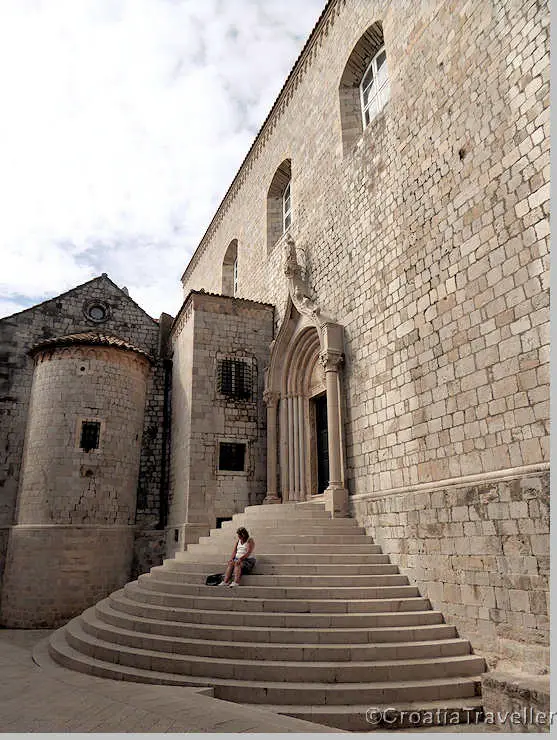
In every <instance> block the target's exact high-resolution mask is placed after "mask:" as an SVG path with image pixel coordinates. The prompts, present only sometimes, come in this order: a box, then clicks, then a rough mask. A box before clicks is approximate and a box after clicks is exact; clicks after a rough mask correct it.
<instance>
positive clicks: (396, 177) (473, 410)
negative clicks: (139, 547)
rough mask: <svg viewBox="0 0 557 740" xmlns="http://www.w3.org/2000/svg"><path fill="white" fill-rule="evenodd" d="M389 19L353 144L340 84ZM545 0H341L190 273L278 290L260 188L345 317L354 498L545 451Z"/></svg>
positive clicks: (336, 314)
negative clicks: (274, 187)
mask: <svg viewBox="0 0 557 740" xmlns="http://www.w3.org/2000/svg"><path fill="white" fill-rule="evenodd" d="M377 20H381V21H382V24H383V32H384V39H385V47H386V50H387V66H388V72H389V77H390V81H391V94H390V99H389V101H388V103H387V104H386V106H385V108H384V109H383V111H382V113H381V114H380V115H378V116H377V117H376V118H375V119H374V120H373V121H372V122H371V124H370V125H369V126H368V127H367V128H366V130H365V131H364V132H363V134H362V135H361V136H360V137H359V138H357V140H356V141H355V143H354V146H353V147H352V148H351V149H349V150H348V151H345V150H344V149H343V146H342V129H341V121H340V107H339V87H338V86H339V81H340V78H341V76H342V73H343V69H344V66H345V64H346V63H347V60H348V59H349V58H350V55H351V52H352V50H353V49H354V47H355V45H356V43H357V41H358V39H359V38H360V37H361V36H362V34H363V33H364V32H365V30H366V29H367V28H368V27H369V26H370V25H371V24H372V23H373V22H375V21H377ZM548 22H549V17H548V9H547V6H546V4H545V3H543V2H542V3H537V2H533V1H531V0H526V2H520V3H518V2H509V3H503V4H493V3H488V2H485V1H484V0H474V1H472V2H465V1H464V0H462V1H461V2H457V3H452V4H450V5H449V4H447V3H445V2H441V1H439V2H435V1H431V2H425V3H410V4H408V3H400V2H390V3H387V2H373V1H370V0H346V2H336V3H332V4H331V6H330V10H329V12H328V14H326V16H325V18H324V19H323V21H322V23H321V26H320V28H319V29H318V31H317V32H316V34H315V37H314V40H313V42H312V44H311V45H310V46H309V47H308V49H307V50H306V52H304V54H303V55H302V57H301V59H300V61H299V63H298V66H297V68H296V71H295V73H294V75H293V77H292V79H291V80H290V82H289V83H288V84H287V86H286V88H285V91H284V92H283V94H282V97H281V99H280V101H279V103H278V104H277V106H276V107H275V109H274V111H273V112H272V113H271V115H270V117H269V120H268V122H267V124H266V125H265V127H264V128H263V131H262V133H261V134H260V136H259V138H258V140H257V141H256V143H255V144H254V146H253V148H252V150H251V152H250V154H249V155H248V157H247V159H246V161H245V163H244V165H243V166H242V168H241V170H240V171H239V173H238V175H237V176H236V179H235V180H234V183H233V185H232V186H231V189H230V191H229V193H228V194H227V196H226V198H225V200H224V201H223V204H222V205H221V206H220V207H219V210H218V211H217V214H216V215H215V218H214V219H213V222H212V223H211V225H210V227H209V229H208V231H207V234H206V235H205V237H204V239H203V241H202V242H201V245H200V247H199V248H198V250H197V252H196V254H195V255H194V257H193V259H192V261H191V263H190V265H189V266H188V267H187V269H186V272H185V273H184V277H183V283H184V291H185V292H187V291H189V290H190V288H196V289H198V288H205V289H207V290H218V289H219V281H220V279H221V277H220V276H221V267H222V262H223V259H224V255H225V252H226V249H227V246H228V245H229V244H230V242H231V241H232V240H233V239H237V240H238V290H239V295H240V296H242V297H246V298H252V299H256V300H260V301H266V302H269V303H272V304H273V305H275V307H276V318H277V320H278V321H280V319H281V317H282V314H283V311H284V307H285V302H286V290H287V285H286V279H285V276H284V274H283V272H282V261H283V258H284V255H283V244H282V243H281V241H280V240H279V242H278V243H277V244H276V245H268V244H267V229H266V198H267V190H268V187H269V184H270V183H271V180H272V178H273V175H274V173H275V171H276V170H277V167H278V166H279V165H280V163H281V162H282V161H284V160H285V159H286V158H289V159H290V160H291V163H292V189H291V192H292V209H293V212H292V219H293V220H292V226H291V229H290V231H291V234H292V236H293V238H294V239H295V241H296V243H297V245H298V246H299V247H300V248H301V249H304V250H305V253H306V256H307V262H308V274H309V282H310V286H311V288H312V289H313V291H314V293H315V296H316V299H317V300H318V302H319V303H320V304H321V306H322V307H323V311H324V312H326V313H327V314H328V315H330V316H332V317H333V318H334V319H335V320H336V321H338V322H339V323H341V324H343V325H344V327H345V338H346V364H345V369H344V381H345V383H344V386H345V388H346V419H347V422H346V430H345V432H346V446H347V450H346V453H347V470H348V484H349V487H350V490H351V491H352V492H353V493H365V492H369V491H374V492H376V491H380V490H385V489H390V488H393V487H399V486H406V485H415V484H418V483H423V482H427V481H436V480H442V479H446V478H453V477H455V478H456V477H459V476H462V475H470V474H482V473H488V472H493V471H497V470H505V469H508V468H514V467H517V466H520V465H530V464H534V463H539V462H542V461H547V460H548V388H549V386H548V348H549V339H548V305H549V304H548V301H549V299H548V235H549V226H548V193H549V190H548V188H549V169H548V167H549V138H548V136H549V130H548V125H549V118H548V115H549V113H548V93H549V78H548V71H549V65H548V61H549V57H548Z"/></svg>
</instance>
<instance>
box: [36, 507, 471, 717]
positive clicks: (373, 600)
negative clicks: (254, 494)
mask: <svg viewBox="0 0 557 740" xmlns="http://www.w3.org/2000/svg"><path fill="white" fill-rule="evenodd" d="M240 526H244V527H246V528H247V529H248V530H249V532H250V535H252V536H253V537H254V539H255V542H256V549H255V553H254V554H255V555H256V557H257V565H256V568H255V570H254V572H253V574H251V575H249V576H244V577H243V578H242V584H241V585H240V586H239V587H238V588H236V589H229V588H218V587H217V588H215V587H211V586H206V585H205V577H206V576H207V575H208V574H209V573H214V572H218V571H219V569H220V570H222V569H223V565H224V563H225V562H226V560H227V559H228V558H229V557H230V554H231V551H232V547H233V545H234V541H235V540H234V537H235V531H236V529H237V528H238V527H240ZM49 649H50V654H51V656H52V657H53V658H54V659H55V660H56V661H58V662H59V663H61V664H63V665H65V666H67V667H68V668H72V669H74V670H78V671H84V672H87V673H91V674H94V675H97V676H105V677H108V678H112V679H114V678H116V679H122V680H128V681H137V682H144V683H156V684H172V685H185V686H211V687H213V688H214V696H215V697H216V698H221V699H225V700H227V701H234V702H240V703H242V704H254V705H257V706H258V707H259V708H265V709H267V710H272V711H273V712H277V713H280V714H286V715H290V716H293V717H298V718H301V719H305V720H309V721H315V722H319V723H320V724H322V725H328V726H330V727H335V728H339V729H345V730H356V731H366V730H373V729H378V728H379V729H395V728H400V727H402V726H407V725H408V724H410V725H412V726H414V725H420V724H422V725H423V724H431V723H443V722H450V723H451V724H454V723H455V722H456V721H457V720H460V721H463V722H470V721H478V720H479V719H481V716H482V708H481V697H480V695H479V694H480V688H479V687H480V675H481V674H482V673H483V672H484V670H485V664H484V660H483V658H481V657H480V656H476V655H473V654H472V650H471V647H470V644H469V642H468V641H467V640H463V639H461V638H459V636H458V634H457V632H456V629H455V628H454V627H452V626H450V625H447V624H445V622H444V619H443V615H442V614H441V613H440V612H438V611H435V610H434V609H432V607H431V604H430V603H429V601H428V599H426V598H423V597H422V596H421V595H420V593H419V591H418V589H417V588H416V587H415V586H412V585H411V584H410V583H409V582H408V578H407V577H406V576H404V575H401V574H400V573H399V571H398V567H397V566H396V565H393V564H391V562H390V560H389V558H388V556H387V555H384V554H383V553H382V552H381V548H380V547H379V546H378V545H376V544H374V543H373V541H372V539H371V538H370V537H368V536H367V535H366V534H365V531H364V530H363V529H362V528H361V527H358V526H357V523H356V522H355V521H354V520H353V519H331V518H330V514H329V513H328V512H326V511H325V508H324V507H323V506H322V505H321V504H317V503H315V502H307V503H297V504H293V503H292V504H283V505H278V506H277V505H263V506H251V507H248V508H247V509H246V510H245V511H244V512H243V513H242V514H237V515H235V516H234V517H233V519H232V520H231V521H229V522H225V523H224V525H223V527H222V528H220V529H216V530H212V531H211V533H210V535H209V536H208V537H202V538H201V539H200V541H199V542H198V543H196V544H193V545H190V546H188V548H187V550H186V551H184V552H180V553H177V554H176V556H175V557H174V558H173V559H170V560H166V561H165V562H164V564H163V565H162V566H159V567H156V568H153V569H152V570H151V572H150V573H149V574H146V575H143V576H140V577H139V579H138V580H137V581H133V582H132V583H128V584H127V585H126V586H125V587H124V588H123V589H121V590H119V591H117V592H115V593H113V594H111V595H110V596H109V597H108V598H106V599H104V600H102V601H101V602H99V603H98V604H97V605H96V606H94V607H92V608H90V609H88V610H87V611H85V612H84V613H83V614H82V615H81V616H79V617H77V618H75V619H73V620H72V621H70V622H69V623H68V624H67V625H66V626H65V627H63V628H61V629H60V630H58V631H57V632H55V633H54V634H53V635H52V637H51V641H50V648H49ZM387 709H388V712H386V710H387ZM372 710H376V711H375V714H374V713H373V711H372ZM370 712H371V713H370Z"/></svg>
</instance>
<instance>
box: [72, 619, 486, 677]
mask: <svg viewBox="0 0 557 740" xmlns="http://www.w3.org/2000/svg"><path fill="white" fill-rule="evenodd" d="M66 639H67V641H68V643H69V645H71V646H72V647H73V648H74V649H76V650H79V651H81V652H83V653H85V654H87V655H89V656H91V657H93V658H97V659H99V660H103V661H106V662H114V663H117V664H119V665H121V666H124V665H130V666H132V667H137V668H143V669H146V670H156V671H162V672H168V673H179V674H181V675H187V676H203V677H205V678H206V677H208V676H214V677H218V678H225V679H236V680H243V681H247V680H250V681H275V682H284V683H289V682H292V681H297V682H310V683H312V684H313V683H314V682H318V683H355V682H364V681H368V680H369V678H370V676H373V679H374V681H381V682H388V681H408V680H410V681H411V680H416V679H418V678H425V679H434V678H445V677H448V678H454V677H462V676H472V675H475V674H476V673H479V672H481V671H482V670H483V669H484V661H483V659H482V658H480V657H479V656H474V655H467V656H460V655H457V656H448V657H437V658H435V659H434V660H430V659H427V658H421V659H401V660H397V661H351V662H326V661H322V662H317V661H287V660H265V661H261V660H249V659H243V658H242V659H240V658H238V657H236V658H232V659H228V658H217V657H211V658H207V657H205V656H197V655H177V654H163V653H160V652H158V651H156V650H146V649H143V648H129V647H128V646H126V645H121V644H118V645H115V644H113V643H111V642H107V641H106V640H102V639H98V638H96V637H93V636H92V635H89V634H88V633H87V632H85V631H84V629H83V627H82V624H81V623H80V620H72V621H71V622H70V623H69V624H68V625H67V627H66Z"/></svg>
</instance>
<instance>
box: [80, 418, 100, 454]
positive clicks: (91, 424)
mask: <svg viewBox="0 0 557 740" xmlns="http://www.w3.org/2000/svg"><path fill="white" fill-rule="evenodd" d="M100 434H101V424H100V422H99V421H84V422H82V423H81V439H80V441H79V446H80V447H81V449H82V450H83V451H84V452H90V451H91V450H98V448H99V437H100Z"/></svg>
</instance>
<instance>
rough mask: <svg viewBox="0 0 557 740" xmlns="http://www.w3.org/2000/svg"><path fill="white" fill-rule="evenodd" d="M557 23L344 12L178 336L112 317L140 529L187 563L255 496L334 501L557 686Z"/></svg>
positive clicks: (215, 249)
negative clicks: (128, 387) (133, 395)
mask: <svg viewBox="0 0 557 740" xmlns="http://www.w3.org/2000/svg"><path fill="white" fill-rule="evenodd" d="M548 27H549V13H548V8H547V6H546V4H545V3H544V2H536V1H535V0H526V1H525V2H524V1H522V2H516V1H515V0H507V1H506V2H486V0H469V1H468V2H464V0H462V1H461V2H456V3H451V4H447V3H445V2H441V1H440V0H427V1H426V2H422V3H411V4H408V3H402V2H386V0H383V1H381V0H330V2H328V3H327V5H326V6H325V9H324V11H323V13H322V15H321V16H320V18H319V20H318V22H317V25H316V26H315V28H314V30H313V32H312V34H311V36H310V39H309V40H308V42H307V44H306V46H305V47H304V49H303V51H302V53H301V55H300V57H299V58H298V60H297V62H296V64H295V66H294V68H293V70H292V72H291V74H290V76H289V77H288V79H287V81H286V82H285V84H284V87H283V89H282V91H281V93H280V95H279V97H278V99H277V101H276V102H275V104H274V106H273V108H272V110H271V112H270V113H269V116H268V117H267V119H266V121H265V123H264V124H263V127H262V129H261V131H260V132H259V134H258V136H257V138H256V140H255V141H254V144H253V145H252V147H251V149H250V150H249V152H248V153H247V155H246V158H245V160H244V162H243V163H242V165H241V167H240V169H239V171H238V173H237V175H236V177H235V178H234V181H233V182H232V184H231V186H230V188H229V190H228V192H227V194H226V196H225V198H224V199H223V201H222V203H221V204H220V206H219V208H218V209H217V211H216V214H215V216H214V218H213V220H212V221H211V223H210V225H209V227H208V229H207V232H206V233H205V235H204V237H203V239H202V240H201V242H200V244H199V246H198V248H197V250H196V252H195V253H194V255H193V257H192V259H191V261H190V262H189V264H188V265H187V267H186V269H185V272H184V274H183V276H182V284H183V289H184V299H185V300H184V305H183V306H182V309H181V310H180V312H179V314H178V315H177V317H176V318H175V320H174V321H173V323H172V327H171V328H170V327H168V324H169V323H170V322H169V319H165V321H164V322H163V321H162V320H161V322H160V323H159V326H158V327H157V325H156V324H155V322H153V321H152V320H148V319H147V318H145V316H144V315H143V314H142V315H141V319H139V318H138V324H137V326H141V327H142V328H141V331H142V332H144V334H142V335H141V336H137V335H136V334H135V333H134V332H135V328H134V327H133V326H132V324H131V323H130V325H129V326H128V327H127V328H126V327H124V326H116V325H114V326H113V327H111V330H112V329H113V332H112V333H114V334H115V335H116V336H119V337H121V338H122V339H123V340H126V341H127V342H129V343H130V344H132V345H133V346H134V347H136V348H140V349H144V350H146V351H147V352H148V354H149V355H150V356H151V357H152V358H154V362H155V364H154V366H153V367H152V369H151V370H150V375H149V377H148V379H147V399H148V400H147V409H148V414H147V416H146V421H145V424H144V431H143V447H142V457H141V463H140V472H139V487H138V514H137V517H138V521H139V520H141V521H145V522H147V519H148V518H149V517H150V516H151V517H152V518H153V521H154V519H156V520H157V522H158V524H159V526H160V527H161V528H164V529H165V536H166V548H167V552H168V553H169V554H171V553H172V552H175V551H176V550H180V549H183V548H184V547H185V546H186V545H187V543H188V542H191V541H192V540H195V539H196V538H197V537H198V536H199V535H200V534H205V533H207V531H208V529H209V528H210V527H214V526H215V525H217V524H218V522H219V520H222V519H225V518H228V517H230V516H232V514H233V513H235V512H237V511H240V510H241V509H242V508H243V507H244V506H245V505H247V504H248V503H250V504H253V503H257V502H259V501H262V500H265V501H266V502H275V503H277V504H280V502H281V501H291V500H303V499H307V498H310V497H312V496H315V495H323V496H324V498H325V501H326V503H327V506H328V508H329V509H330V511H331V512H332V513H333V515H334V516H345V515H347V514H351V515H353V516H355V517H356V518H357V519H358V521H359V522H360V523H362V524H363V525H364V526H365V527H366V529H367V530H368V531H369V532H370V533H371V534H372V535H373V537H374V538H375V540H376V541H377V542H378V543H379V544H381V545H382V546H383V549H384V551H385V552H386V553H388V554H389V555H390V556H391V558H392V560H393V562H395V563H397V564H398V565H399V566H400V568H401V570H402V571H403V572H405V573H407V574H408V575H409V576H410V577H411V578H412V579H413V581H414V582H416V583H417V584H418V585H419V587H420V589H421V591H422V593H423V594H424V595H425V596H426V597H429V598H430V600H431V602H432V604H433V605H434V607H435V608H439V609H442V610H443V612H444V613H445V614H446V615H448V616H450V618H451V619H452V620H454V623H455V624H456V625H457V627H458V629H459V631H460V633H461V635H462V636H464V637H467V638H469V639H470V640H471V642H472V644H473V645H474V647H475V648H476V649H477V650H478V651H480V652H482V653H483V654H485V655H486V656H488V657H490V658H491V659H492V661H493V663H495V662H497V661H501V660H503V661H506V660H508V661H512V662H514V663H518V664H521V665H524V664H525V663H528V665H529V666H530V667H532V666H536V669H537V670H540V671H543V670H546V668H547V665H548V639H549V621H548V603H547V596H548V569H549V542H548V539H549V515H548V508H549V430H548V420H549V409H548V400H549V369H548V359H549V334H548V321H549V316H548V312H549V297H548V287H549V286H548V249H549V247H548V240H549V226H548V203H549V131H548V126H549V97H548V96H549V61H548V54H549V47H548V43H549V42H548ZM94 285H97V284H96V283H95V281H93V283H91V284H90V285H89V287H87V288H86V287H85V286H82V287H81V288H80V289H76V290H77V291H78V293H79V291H84V290H86V291H89V290H93V286H94ZM104 289H105V288H104V287H103V290H104ZM106 289H108V288H106ZM110 290H111V291H113V292H114V295H116V293H118V296H119V298H118V300H119V301H121V302H125V300H124V298H123V297H122V295H121V292H118V291H117V289H116V288H115V286H114V287H113V288H110ZM72 294H73V292H70V294H68V295H72ZM79 296H80V297H79V300H78V303H79V301H82V300H83V299H84V296H82V295H81V293H79ZM57 300H58V299H54V300H53V301H52V302H47V304H43V308H41V307H38V308H36V309H32V310H31V311H30V312H24V313H23V314H19V315H18V317H19V318H18V317H12V319H5V320H4V322H0V327H3V326H4V324H5V326H6V329H4V331H7V332H11V334H10V335H9V337H15V336H16V335H18V336H20V338H18V339H16V338H13V339H10V338H9V341H8V340H5V342H4V345H9V342H12V343H13V342H16V341H17V342H20V343H22V342H23V344H25V347H26V348H27V347H29V348H30V347H31V345H33V344H35V343H36V342H37V341H38V340H39V339H41V338H43V335H42V331H43V329H42V325H43V323H44V313H45V310H46V309H45V308H44V306H47V305H48V306H51V307H52V308H49V311H50V310H52V312H53V317H54V316H55V312H56V311H57V310H58V309H57V308H56V305H57V304H56V301H57ZM76 300H77V299H76ZM114 300H116V298H115V299H114ZM131 304H132V302H131V301H130V302H129V305H130V306H131ZM76 305H77V304H76ZM126 305H128V304H126ZM130 310H131V309H130ZM134 310H136V311H139V309H137V308H134ZM80 312H81V313H80ZM82 313H83V312H82V307H81V303H79V306H78V307H77V308H76V313H75V314H72V321H70V322H69V323H68V322H66V324H65V325H64V326H62V325H61V326H59V327H58V325H57V326H56V329H55V330H54V329H53V328H52V325H51V323H48V326H49V327H51V328H50V329H49V331H52V334H51V335H50V336H62V335H63V334H68V333H72V332H74V331H75V330H78V331H85V330H87V329H90V327H89V326H82V325H79V323H80V322H79V321H77V324H76V326H74V324H73V323H72V322H73V321H74V319H75V317H76V316H77V315H78V314H79V316H81V315H82ZM26 314H28V315H29V317H34V318H33V319H32V320H31V318H25V315H26ZM22 317H23V318H22ZM114 317H116V311H114ZM49 321H51V319H49ZM52 321H54V318H52ZM80 321H81V324H83V323H84V322H83V321H82V320H81V319H80ZM5 322H7V323H5ZM10 322H12V323H10ZM149 322H151V323H149ZM31 323H32V325H33V328H32V327H31ZM62 323H63V322H62ZM85 323H87V322H85ZM163 324H164V326H165V327H166V328H167V329H169V340H168V344H167V343H166V341H162V340H161V339H160V336H161V333H160V330H161V329H162V328H163ZM70 325H71V331H70ZM77 325H79V326H77ZM107 327H108V325H107ZM103 331H105V329H103ZM106 331H108V328H107V329H106ZM162 335H163V336H166V333H165V331H163V332H162ZM21 337H24V339H21ZM23 344H22V345H21V348H20V349H21V352H22V351H23ZM9 346H12V345H9ZM9 351H10V352H11V350H9ZM21 352H20V353H19V354H18V355H17V356H18V357H22V356H23V355H22V354H21ZM9 356H10V357H11V356H12V355H11V354H10V355H9ZM15 356H16V353H15V352H14V357H15ZM171 360H172V377H171V381H170V379H169V378H170V376H169V372H170V361H171ZM9 362H10V360H9ZM18 362H21V360H18ZM25 362H26V363H28V360H26V361H25ZM9 368H10V365H9V364H8V369H9ZM153 368H154V369H153ZM15 372H17V373H19V375H18V376H17V382H16V381H13V382H12V381H10V380H9V381H8V382H11V383H12V385H13V387H21V388H22V389H27V390H24V391H23V390H22V391H21V396H20V397H18V400H17V402H16V401H9V400H8V401H5V403H7V404H10V403H11V404H12V406H10V407H9V408H10V409H11V410H10V414H11V416H10V419H11V421H10V425H11V426H10V429H12V431H11V432H10V434H11V435H12V437H11V439H12V440H13V441H10V449H11V450H19V449H20V448H22V446H23V429H24V427H25V423H26V420H27V416H28V407H27V404H28V401H27V400H23V399H28V397H29V390H28V389H29V387H30V382H31V376H32V369H31V367H30V366H27V365H26V366H25V369H23V368H17V369H13V370H10V373H11V376H10V377H15V376H14V375H13V373H15ZM19 378H21V380H20V379H19ZM165 389H166V390H165ZM12 395H13V394H12ZM9 397H11V396H9V394H7V396H6V398H9ZM169 419H171V423H170V422H169ZM0 454H5V453H4V451H2V452H1V453H0ZM17 454H19V453H16V455H15V457H16V460H14V461H12V462H10V461H9V460H7V459H6V461H5V462H4V466H5V470H6V471H7V473H8V475H7V477H6V478H5V483H4V494H3V499H2V502H3V503H2V506H3V507H4V508H3V512H4V513H3V517H4V518H3V521H4V522H5V523H6V526H8V528H9V526H10V523H11V522H12V521H13V516H14V514H13V512H14V507H15V502H16V497H17V491H18V482H19V476H20V472H19V470H20V465H21V463H20V457H17ZM10 465H11V467H9V466H10ZM8 468H9V470H8ZM5 475H6V473H5ZM166 478H167V479H168V485H166V483H165V480H166ZM19 485H21V483H19ZM160 491H162V492H163V495H162V496H160V495H159V492H160ZM140 503H141V505H139V504H140ZM157 512H159V513H160V512H162V513H163V514H164V516H158V518H157ZM139 540H140V537H139ZM139 540H138V541H139ZM141 541H142V542H146V541H148V538H147V540H141Z"/></svg>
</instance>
